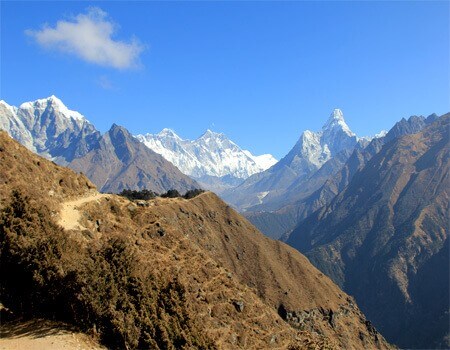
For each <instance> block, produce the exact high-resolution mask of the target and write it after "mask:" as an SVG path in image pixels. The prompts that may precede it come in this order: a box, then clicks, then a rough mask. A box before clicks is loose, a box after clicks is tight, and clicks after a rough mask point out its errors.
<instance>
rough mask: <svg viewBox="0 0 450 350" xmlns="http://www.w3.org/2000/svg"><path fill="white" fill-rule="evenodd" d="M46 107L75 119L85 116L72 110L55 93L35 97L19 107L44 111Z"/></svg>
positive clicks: (79, 119) (81, 118)
mask: <svg viewBox="0 0 450 350" xmlns="http://www.w3.org/2000/svg"><path fill="white" fill-rule="evenodd" d="M47 108H52V109H53V110H55V111H57V112H60V113H61V114H62V115H63V116H65V117H67V118H72V119H75V120H77V121H84V120H86V118H85V117H84V116H83V115H82V114H80V113H78V112H77V111H72V110H70V109H69V108H67V106H66V105H65V104H64V103H63V102H62V101H61V100H60V99H59V98H58V97H56V96H55V95H51V96H49V97H47V98H42V99H37V100H35V101H29V102H25V103H22V104H21V105H20V106H19V109H23V110H30V109H31V110H36V109H37V110H40V111H44V110H46V109H47Z"/></svg>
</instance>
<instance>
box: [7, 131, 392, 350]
mask: <svg viewBox="0 0 450 350" xmlns="http://www.w3.org/2000/svg"><path fill="white" fill-rule="evenodd" d="M0 141H1V143H0V146H1V147H2V148H1V149H2V163H1V165H2V166H1V167H0V168H1V174H2V177H1V180H2V181H1V182H0V194H1V196H2V197H1V198H2V201H4V198H5V195H9V192H10V190H11V189H12V188H14V187H19V188H20V189H21V190H22V191H23V192H25V193H26V194H28V195H30V196H32V197H33V198H35V201H38V200H39V198H40V200H41V201H44V202H45V201H48V202H49V203H50V204H52V205H56V204H57V202H58V201H63V200H64V199H65V198H69V197H73V196H74V195H77V194H78V195H85V194H86V193H87V192H89V191H90V189H91V185H90V184H89V183H86V182H85V178H84V177H83V176H80V175H76V174H74V173H72V172H70V171H69V170H66V169H63V168H60V167H58V166H56V165H54V164H52V163H51V162H48V161H46V160H43V159H42V158H39V157H37V156H35V155H33V154H31V153H30V152H28V151H27V150H26V149H25V148H24V147H22V146H19V145H18V144H17V143H15V142H14V141H12V140H10V139H9V138H8V137H7V136H6V135H5V134H0ZM19 159H21V161H20V162H19ZM38 162H39V163H40V164H38ZM3 165H5V166H6V165H7V166H8V168H7V169H5V166H3ZM41 167H43V168H42V169H45V171H44V170H40V169H41ZM35 168H36V169H37V170H35ZM30 172H31V174H30ZM62 175H64V177H63V181H62V182H61V185H60V184H59V181H60V180H61V179H60V176H62ZM5 180H6V181H5ZM49 191H53V192H51V193H53V196H52V197H49ZM146 203H147V204H148V205H149V206H148V207H145V206H138V205H136V204H135V203H131V202H129V201H128V200H126V199H124V198H120V197H116V196H113V197H111V198H107V197H104V198H102V199H101V200H98V201H93V202H90V203H87V204H85V205H84V206H83V207H81V208H80V211H81V221H82V222H81V224H82V225H81V226H82V227H84V228H85V229H84V230H83V231H77V230H73V231H71V235H69V236H78V237H82V240H83V241H84V242H85V243H86V244H85V245H84V246H80V247H79V248H78V250H79V251H78V250H77V251H75V252H74V251H72V252H71V253H70V254H72V255H70V256H68V257H70V258H71V259H72V261H73V263H74V264H77V261H80V262H79V263H82V262H81V260H80V259H84V256H85V255H83V254H84V253H83V250H84V249H87V247H91V248H92V247H96V246H101V245H102V244H103V242H105V241H106V240H108V239H109V238H110V237H116V236H118V235H119V236H121V237H122V238H123V239H124V240H126V242H128V243H127V244H130V245H132V246H133V247H134V248H133V249H135V250H136V251H137V262H136V265H135V268H136V269H137V270H138V271H139V273H138V274H139V275H142V276H146V275H151V276H156V277H155V278H157V280H158V281H159V282H160V283H161V284H162V285H164V282H166V283H167V282H170V281H172V280H174V279H175V280H176V281H178V282H179V283H180V284H181V285H182V286H183V287H184V288H185V290H186V300H185V302H183V303H184V304H183V305H184V307H185V311H186V312H187V315H188V317H189V318H190V319H192V320H194V323H195V324H197V325H201V331H202V332H203V333H204V335H205V336H206V337H207V338H208V339H211V340H212V341H213V342H214V344H215V345H216V346H217V347H219V348H224V349H236V348H245V349H252V348H253V349H261V348H287V347H288V346H289V345H296V346H298V347H299V348H326V347H340V348H354V349H360V348H385V347H388V345H387V344H386V343H385V342H384V340H383V338H382V337H381V336H380V335H379V334H377V333H376V331H374V329H373V328H372V327H370V324H368V323H366V322H365V318H364V316H363V315H362V314H361V313H360V312H359V311H358V309H357V307H356V306H355V305H354V304H353V303H352V302H351V301H349V300H348V299H347V296H346V295H345V294H344V293H343V292H342V291H340V290H339V289H338V288H337V287H336V286H335V285H334V284H333V283H332V282H331V281H330V280H329V279H328V278H326V277H324V276H322V275H321V274H320V273H319V271H317V270H316V269H315V268H313V267H312V266H311V264H310V263H309V262H308V261H307V259H305V258H304V257H303V256H302V255H301V254H299V253H298V252H296V251H294V250H292V249H290V248H288V247H287V246H286V245H284V244H282V243H279V242H274V241H271V240H269V239H267V238H265V237H264V236H263V235H262V234H260V233H259V232H258V231H256V229H255V228H254V227H253V226H251V225H250V224H249V223H248V222H247V221H246V220H245V219H243V218H242V217H241V216H240V215H238V214H237V213H236V212H235V211H233V210H231V209H230V208H229V207H228V206H227V205H226V204H225V203H223V202H222V201H221V200H220V199H218V198H217V197H216V196H215V195H213V194H211V193H205V194H203V195H200V196H198V197H197V198H194V199H192V200H184V199H161V198H158V199H155V200H152V201H149V202H146ZM55 219H56V218H55ZM55 221H56V220H55ZM83 247H84V248H83ZM77 254H79V256H78V255H77ZM77 256H78V258H77ZM68 257H65V258H68ZM77 259H79V260H77ZM93 297H95V296H93ZM280 306H281V307H280ZM277 308H279V309H280V313H281V314H282V315H283V316H284V317H285V319H287V320H288V321H289V323H291V325H292V326H294V327H296V328H297V329H296V328H294V327H291V326H290V325H289V324H288V323H286V322H285V321H283V320H282V319H281V318H280V317H279V315H278V313H277ZM167 315H168V316H164V317H169V319H168V320H167V322H169V321H170V318H171V317H172V316H170V312H168V314H167ZM193 329H194V330H193V331H195V329H196V328H195V327H194V328H193ZM194 336H195V333H194ZM376 339H378V341H376Z"/></svg>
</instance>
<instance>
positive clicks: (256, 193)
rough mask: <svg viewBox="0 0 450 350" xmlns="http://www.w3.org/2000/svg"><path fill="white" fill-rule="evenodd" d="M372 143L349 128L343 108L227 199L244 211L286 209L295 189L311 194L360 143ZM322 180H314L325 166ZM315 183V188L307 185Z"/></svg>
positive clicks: (308, 131)
mask: <svg viewBox="0 0 450 350" xmlns="http://www.w3.org/2000/svg"><path fill="white" fill-rule="evenodd" d="M367 142H368V141H367V140H365V139H363V138H361V139H360V138H358V137H357V136H356V135H355V134H354V133H353V132H352V131H351V130H350V128H349V127H348V125H347V123H346V122H345V120H344V115H343V113H342V111H341V110H340V109H334V110H333V112H332V113H331V115H330V117H329V118H328V120H327V121H326V123H325V124H324V125H323V127H322V129H321V130H320V131H317V132H313V131H310V130H306V131H304V132H303V133H302V134H301V136H300V138H299V140H298V141H297V143H296V144H295V145H294V147H293V148H292V149H291V151H290V152H289V153H288V154H287V155H286V156H285V157H284V158H282V159H281V160H280V161H279V162H278V163H276V164H275V165H273V166H272V167H270V168H269V169H267V170H266V171H264V172H262V173H259V174H255V175H253V176H251V177H250V178H248V179H247V180H246V181H244V182H243V183H242V184H241V185H239V186H238V187H236V188H234V189H231V190H228V191H226V192H225V193H224V194H223V198H224V199H225V200H226V201H228V202H229V203H231V204H233V205H234V206H235V207H237V208H238V209H240V210H244V211H249V212H250V211H273V210H276V209H278V208H279V207H281V206H282V204H283V203H284V202H285V201H286V196H287V195H289V194H292V193H294V192H295V191H293V190H292V189H293V187H295V188H297V189H298V188H300V190H301V192H302V193H303V192H306V193H310V192H312V191H313V190H315V189H317V188H318V187H319V186H320V185H321V184H322V183H323V182H324V181H325V180H326V178H327V177H328V176H329V175H331V174H332V173H333V172H334V171H336V170H337V169H339V167H340V166H341V165H342V163H343V162H345V160H346V157H348V156H349V155H350V152H351V151H352V150H353V149H354V147H355V146H356V145H357V144H358V143H364V144H366V143H367ZM336 161H338V164H333V165H332V166H330V167H325V168H324V169H328V170H326V171H322V174H321V175H320V179H321V180H319V181H310V180H311V177H312V176H313V175H314V174H315V173H316V172H317V171H319V170H320V169H321V168H322V167H323V166H324V165H325V164H329V165H331V164H332V163H333V162H336ZM307 182H310V183H311V184H313V183H314V185H313V187H312V188H311V186H309V185H307V186H306V187H308V188H306V187H305V184H306V183H307Z"/></svg>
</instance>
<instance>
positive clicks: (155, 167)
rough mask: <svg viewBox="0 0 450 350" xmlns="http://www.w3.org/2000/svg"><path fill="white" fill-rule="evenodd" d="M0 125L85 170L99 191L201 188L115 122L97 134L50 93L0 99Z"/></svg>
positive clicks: (44, 152)
mask: <svg viewBox="0 0 450 350" xmlns="http://www.w3.org/2000/svg"><path fill="white" fill-rule="evenodd" d="M0 128H1V129H4V130H6V131H7V132H8V133H9V134H10V135H11V136H12V137H14V138H15V139H16V140H18V141H19V142H20V143H22V144H23V145H25V146H26V147H27V148H28V149H30V150H31V151H33V152H36V153H38V154H39V155H42V156H44V157H46V158H48V159H51V160H53V161H55V162H56V163H58V164H61V165H67V166H69V167H71V168H72V169H74V170H76V171H80V172H83V173H85V174H86V175H87V176H88V177H89V178H90V179H91V181H93V182H94V183H95V185H96V186H97V187H98V188H99V189H100V190H101V191H107V192H120V191H121V190H123V189H132V190H138V189H143V188H147V189H149V190H152V191H156V192H158V193H162V192H166V191H168V190H169V189H176V190H178V191H180V192H182V193H184V192H186V191H188V190H190V189H193V188H200V187H201V185H200V184H198V183H197V182H195V181H194V180H192V179H191V178H189V177H188V176H186V175H184V174H183V173H181V172H180V171H179V170H178V169H177V168H176V167H175V166H173V165H172V164H171V163H170V162H168V161H166V160H165V159H164V158H163V157H161V156H160V155H159V154H157V153H155V152H153V151H151V150H150V149H148V148H147V147H145V146H143V145H142V144H141V143H140V142H139V141H137V140H136V139H135V138H134V137H133V136H132V135H131V134H130V133H129V132H128V131H127V130H126V129H125V128H123V127H119V126H117V125H115V124H114V125H113V126H112V127H111V129H110V130H109V131H108V132H107V133H105V134H104V135H101V134H100V132H98V131H97V130H96V129H95V127H94V126H93V125H92V124H91V123H90V122H89V121H88V120H87V119H86V118H85V117H84V116H83V115H81V114H80V113H78V112H75V111H72V110H69V109H68V108H67V107H66V106H65V105H64V104H63V103H62V101H61V100H59V99H58V98H57V97H55V96H50V97H49V98H47V99H40V100H36V101H33V102H26V103H23V104H22V105H20V107H19V108H16V107H13V106H10V105H8V104H7V103H6V102H4V101H0Z"/></svg>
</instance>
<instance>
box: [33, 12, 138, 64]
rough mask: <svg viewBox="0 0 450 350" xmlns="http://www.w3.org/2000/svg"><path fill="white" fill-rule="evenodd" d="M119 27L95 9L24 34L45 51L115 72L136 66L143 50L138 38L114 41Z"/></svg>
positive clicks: (106, 15)
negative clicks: (57, 52) (66, 54)
mask: <svg viewBox="0 0 450 350" xmlns="http://www.w3.org/2000/svg"><path fill="white" fill-rule="evenodd" d="M117 29H118V26H117V25H116V24H115V23H114V22H113V21H112V20H111V19H110V18H109V17H108V14H107V13H106V12H104V11H103V10H101V9H100V8H98V7H90V8H88V9H87V12H86V13H80V14H78V15H77V16H75V17H73V18H72V19H70V20H60V21H58V22H57V23H56V25H55V26H54V27H51V26H49V25H48V24H45V25H44V26H43V27H42V29H41V30H31V29H28V30H26V31H25V33H26V34H27V35H29V36H30V37H31V38H33V39H34V40H36V42H37V43H38V44H39V45H40V46H42V47H44V48H47V49H54V50H58V51H61V52H65V53H69V54H73V55H76V56H78V57H79V58H81V59H83V60H85V61H87V62H90V63H95V64H98V65H102V66H109V67H113V68H118V69H127V68H133V67H136V66H138V65H139V56H140V54H141V53H142V51H143V50H144V45H142V44H141V43H140V42H139V40H138V39H136V38H132V39H131V40H130V41H128V42H126V41H120V40H115V39H114V38H113V35H114V34H115V33H116V32H117Z"/></svg>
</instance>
